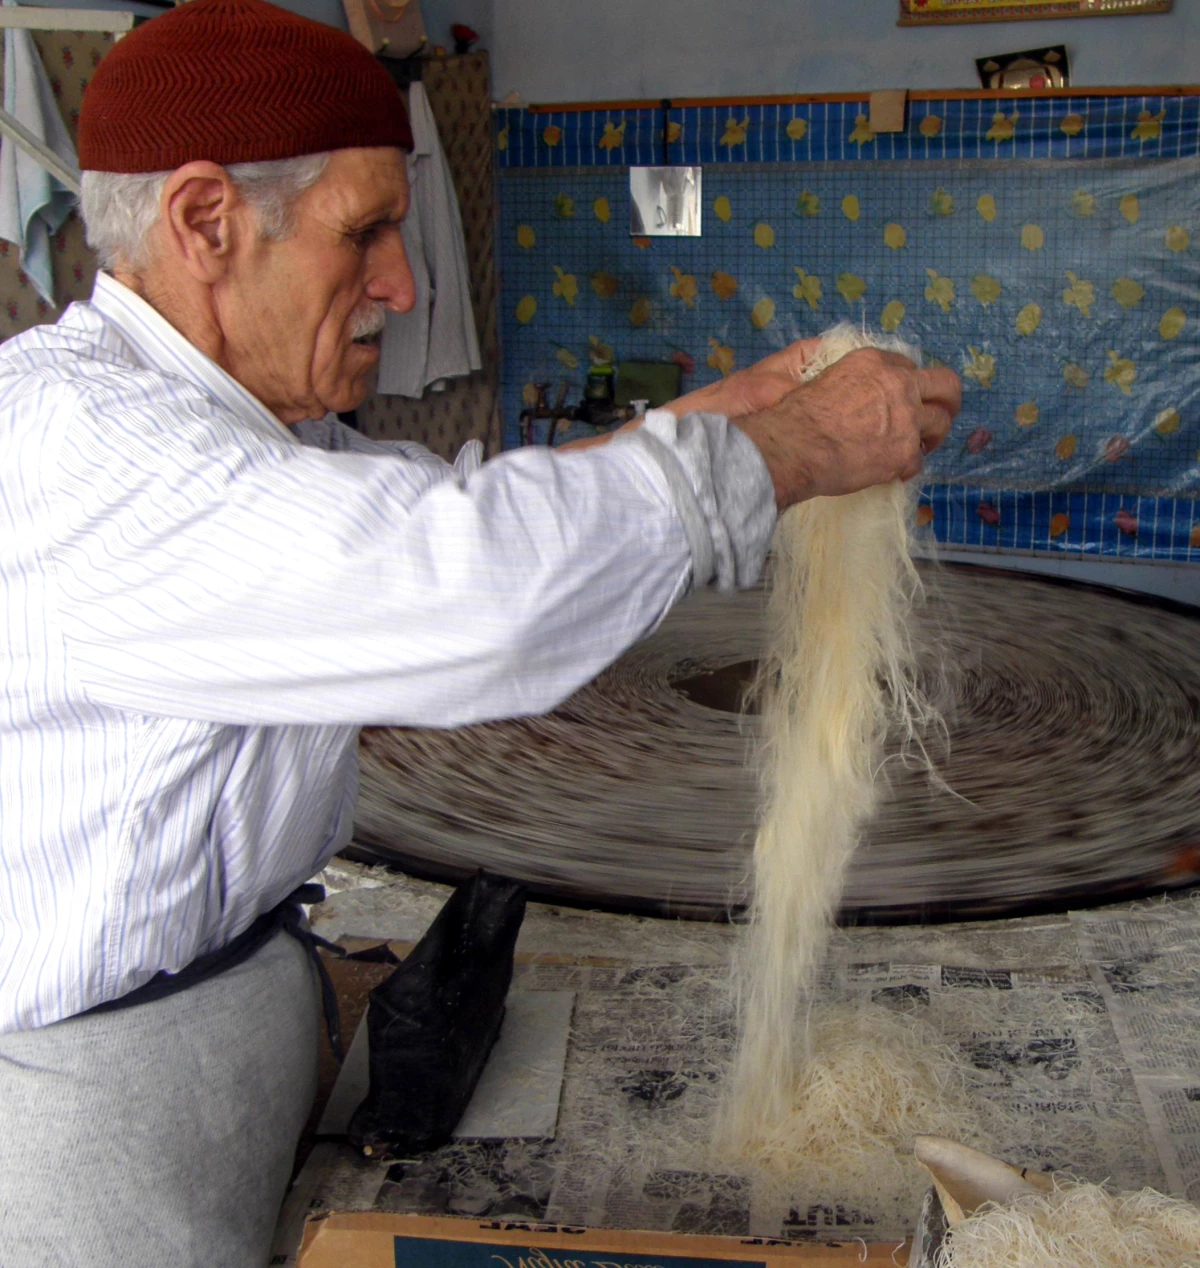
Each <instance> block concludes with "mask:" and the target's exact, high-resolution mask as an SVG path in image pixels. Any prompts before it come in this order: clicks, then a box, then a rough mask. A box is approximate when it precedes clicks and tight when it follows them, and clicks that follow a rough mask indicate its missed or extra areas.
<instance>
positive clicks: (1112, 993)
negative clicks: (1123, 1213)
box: [1072, 896, 1200, 1203]
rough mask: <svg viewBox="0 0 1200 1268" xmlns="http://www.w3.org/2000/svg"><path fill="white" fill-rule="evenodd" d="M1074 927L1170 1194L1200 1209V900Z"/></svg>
mask: <svg viewBox="0 0 1200 1268" xmlns="http://www.w3.org/2000/svg"><path fill="white" fill-rule="evenodd" d="M1072 920H1073V921H1074V923H1075V926H1076V929H1077V930H1078V935H1079V941H1080V946H1081V949H1082V951H1083V955H1084V958H1085V960H1086V962H1087V966H1088V970H1089V972H1090V974H1091V977H1092V980H1093V982H1094V983H1095V986H1096V990H1097V992H1098V993H1099V995H1100V997H1101V998H1102V999H1103V1000H1104V1004H1105V1007H1106V1009H1107V1011H1108V1014H1109V1016H1110V1017H1111V1019H1112V1023H1113V1028H1114V1030H1115V1032H1116V1035H1117V1037H1118V1040H1119V1041H1120V1044H1121V1050H1122V1054H1123V1058H1124V1061H1125V1064H1126V1065H1128V1067H1129V1070H1130V1072H1131V1074H1132V1077H1133V1081H1134V1085H1135V1086H1136V1088H1137V1090H1138V1094H1139V1096H1140V1098H1141V1102H1142V1108H1143V1112H1144V1114H1145V1118H1146V1122H1147V1124H1148V1127H1149V1131H1150V1134H1151V1137H1152V1139H1153V1141H1154V1145H1155V1147H1156V1149H1157V1151H1158V1156H1159V1159H1160V1160H1161V1163H1162V1168H1163V1171H1164V1173H1165V1176H1166V1184H1167V1187H1168V1190H1169V1191H1170V1192H1172V1193H1174V1194H1176V1195H1177V1196H1179V1197H1187V1198H1188V1199H1190V1200H1191V1201H1192V1202H1196V1203H1200V973H1198V971H1197V965H1200V896H1197V897H1193V898H1191V899H1190V900H1186V901H1179V900H1176V901H1174V902H1168V903H1153V904H1146V905H1145V906H1143V907H1141V908H1138V909H1135V910H1132V911H1131V910H1127V909H1122V910H1117V911H1103V910H1102V911H1089V912H1077V913H1075V914H1074V915H1073V916H1072Z"/></svg>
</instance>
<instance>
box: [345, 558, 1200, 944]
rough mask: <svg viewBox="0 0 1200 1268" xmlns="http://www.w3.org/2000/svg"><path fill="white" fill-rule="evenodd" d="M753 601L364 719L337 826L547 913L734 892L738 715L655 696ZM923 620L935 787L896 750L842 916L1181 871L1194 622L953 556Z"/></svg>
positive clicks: (1187, 853)
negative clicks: (424, 711)
mask: <svg viewBox="0 0 1200 1268" xmlns="http://www.w3.org/2000/svg"><path fill="white" fill-rule="evenodd" d="M763 600H764V596H763V594H762V592H761V591H750V592H747V593H743V594H740V595H737V596H733V597H724V596H719V595H715V594H711V593H706V594H701V595H697V596H695V597H693V598H692V599H691V600H689V601H688V602H687V603H686V604H684V605H683V606H682V607H681V608H679V609H677V610H676V611H675V612H674V613H672V614H671V616H669V617H668V619H667V620H666V621H665V622H664V623H663V624H662V626H661V627H660V628H659V630H658V631H657V632H656V633H655V634H654V635H652V636H651V637H650V638H648V639H646V640H645V641H643V642H642V643H640V644H639V645H637V646H636V647H634V648H633V649H632V650H631V651H629V652H628V653H627V654H626V655H625V656H623V657H622V658H621V659H620V660H618V661H617V662H616V663H615V664H614V665H613V666H611V667H610V668H609V669H608V670H606V671H605V672H604V673H603V674H601V675H600V676H599V677H598V678H597V679H595V680H594V681H593V682H592V683H590V684H589V685H588V686H586V687H585V688H583V689H582V690H581V691H579V692H577V693H576V694H575V695H574V696H573V697H572V698H571V699H570V700H568V701H567V702H566V703H565V704H564V705H563V706H562V707H561V708H559V709H558V710H556V711H555V712H554V713H551V714H548V715H546V716H543V717H537V718H527V719H521V720H517V721H509V722H498V723H488V724H485V725H481V726H472V727H464V728H461V729H459V730H455V731H433V730H412V729H407V728H380V729H372V730H369V731H366V732H364V734H363V741H362V753H361V758H362V760H361V766H362V787H361V793H360V800H359V811H358V824H357V832H356V835H357V838H358V840H359V841H360V842H364V843H366V844H367V845H369V846H370V847H371V850H372V853H373V854H374V855H375V856H376V857H379V858H391V859H395V860H396V861H399V862H400V863H401V864H402V865H404V864H407V865H409V866H411V867H414V868H416V869H417V870H419V871H422V872H424V873H425V874H429V875H444V876H453V875H456V874H461V873H462V872H463V871H464V870H471V869H473V868H475V867H486V868H488V869H489V870H492V871H496V872H501V873H503V874H506V875H509V876H513V877H516V878H518V879H521V880H524V881H525V882H527V883H528V884H529V885H530V886H531V887H532V888H533V889H534V890H535V892H537V893H540V894H542V895H544V896H548V897H556V898H560V899H566V900H570V901H582V902H600V903H603V904H606V905H612V906H616V907H629V908H632V909H641V910H668V911H672V912H675V913H678V914H690V915H705V914H709V915H716V914H720V913H722V912H725V911H727V910H729V909H730V908H731V907H736V906H738V905H740V904H741V902H742V901H743V900H744V897H745V893H746V888H745V882H746V878H747V868H748V866H749V863H750V850H751V845H752V842H753V835H754V823H755V813H756V807H757V786H756V776H755V773H754V770H753V751H754V743H755V738H756V719H755V718H754V717H753V716H743V715H739V714H736V713H732V712H726V711H722V710H719V709H715V708H709V707H706V706H705V705H702V704H698V703H696V702H695V701H694V700H692V699H690V698H689V697H688V696H687V695H686V694H684V691H683V690H681V689H680V688H679V687H678V685H677V684H679V683H680V682H681V681H682V680H686V679H689V678H690V677H692V676H693V675H697V674H705V673H707V672H710V671H713V670H720V669H722V668H724V667H728V666H731V665H736V664H740V663H741V662H746V661H752V660H754V658H755V657H756V656H757V654H758V651H759V647H760V645H761V639H762V611H763ZM921 622H922V629H923V634H922V642H923V645H924V646H925V648H926V652H927V655H928V656H929V657H930V659H931V662H937V661H940V662H941V665H940V666H939V665H935V664H931V673H939V674H940V671H941V669H944V670H945V680H946V682H947V683H948V687H947V689H946V694H947V700H946V706H947V707H946V717H947V726H948V737H949V738H948V745H944V744H942V743H941V742H940V741H939V740H937V739H936V738H935V737H934V738H931V743H930V751H931V754H932V756H933V757H934V760H935V763H936V766H937V769H938V772H939V774H940V775H941V777H942V779H944V781H945V783H946V785H948V789H947V788H939V787H937V786H936V785H935V784H931V782H930V781H929V780H928V778H927V777H926V776H925V774H924V773H923V772H922V771H921V770H919V769H917V768H916V766H915V765H914V764H913V763H911V762H908V763H906V762H905V761H903V760H901V759H899V757H898V755H897V754H894V753H893V760H890V761H889V762H888V763H887V766H886V777H887V779H888V782H889V786H890V787H889V792H888V793H887V795H886V796H885V798H884V801H883V805H882V808H881V810H880V813H879V815H878V816H877V818H876V820H875V821H874V823H873V824H872V825H871V826H870V828H869V830H868V831H867V833H866V836H865V839H864V841H863V843H862V845H861V846H860V848H859V851H858V853H857V855H856V858H855V861H854V863H853V865H852V867H851V871H850V874H849V876H848V878H847V888H846V895H845V901H844V905H843V909H844V912H846V913H850V914H857V915H859V916H863V915H867V914H870V915H871V916H872V917H874V918H881V919H888V918H890V919H913V918H920V917H922V916H938V915H955V916H960V917H966V916H973V915H982V914H987V913H999V912H1005V913H1011V912H1014V911H1020V910H1025V909H1030V908H1036V907H1041V906H1055V905H1072V904H1073V905H1086V903H1087V902H1089V901H1095V900H1097V898H1098V897H1099V896H1103V895H1111V896H1116V895H1125V894H1129V893H1134V892H1141V891H1144V890H1149V889H1155V888H1162V887H1167V886H1172V885H1182V884H1188V883H1194V882H1195V881H1197V880H1200V753H1198V751H1197V749H1198V743H1197V742H1198V740H1200V672H1198V671H1197V669H1196V653H1197V649H1198V648H1200V639H1198V635H1200V612H1196V613H1192V612H1190V611H1186V610H1179V609H1178V608H1175V607H1172V606H1171V605H1163V604H1158V603H1156V602H1154V601H1145V600H1139V599H1134V598H1131V597H1129V596H1126V595H1124V594H1122V593H1120V592H1118V591H1111V590H1104V589H1102V588H1099V587H1091V586H1067V585H1061V584H1056V583H1053V582H1049V581H1046V580H1044V579H1039V578H1034V577H1031V576H1028V575H1022V574H1013V573H1003V572H999V571H994V570H988V569H984V568H970V567H966V568H945V569H940V570H939V571H938V573H937V575H936V577H934V578H932V584H931V595H930V601H929V603H928V605H927V607H926V609H925V611H924V613H923V615H922V617H921ZM951 790H952V791H951Z"/></svg>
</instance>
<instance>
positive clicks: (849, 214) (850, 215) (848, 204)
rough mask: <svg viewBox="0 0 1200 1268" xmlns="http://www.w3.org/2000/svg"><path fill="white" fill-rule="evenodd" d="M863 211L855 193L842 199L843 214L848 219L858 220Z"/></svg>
mask: <svg viewBox="0 0 1200 1268" xmlns="http://www.w3.org/2000/svg"><path fill="white" fill-rule="evenodd" d="M860 214H861V211H860V209H859V206H858V197H857V196H856V195H855V194H847V195H846V197H845V198H843V199H842V215H843V216H845V217H846V219H847V220H857V219H858V217H859V216H860Z"/></svg>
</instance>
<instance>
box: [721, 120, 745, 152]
mask: <svg viewBox="0 0 1200 1268" xmlns="http://www.w3.org/2000/svg"><path fill="white" fill-rule="evenodd" d="M749 127H750V116H749V115H746V117H745V118H744V119H742V121H741V122H740V123H739V122H738V121H737V119H735V118H734V117H733V116H732V115H730V116H729V118H728V119H726V121H725V131H724V132H722V133H721V139H720V141H719V142H717V144H718V145H725V146H728V147H729V149H731V150H732V149H733V147H734V146H735V145H745V144H746V132H747V131H748V130H749Z"/></svg>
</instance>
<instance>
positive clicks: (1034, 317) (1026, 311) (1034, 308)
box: [1017, 304, 1042, 335]
mask: <svg viewBox="0 0 1200 1268" xmlns="http://www.w3.org/2000/svg"><path fill="white" fill-rule="evenodd" d="M1041 324H1042V306H1041V305H1040V304H1026V305H1025V307H1024V308H1022V309H1021V311H1020V312H1019V313H1018V314H1017V334H1019V335H1031V334H1033V332H1034V331H1035V330H1036V329H1037V328H1038V327H1039V326H1040V325H1041Z"/></svg>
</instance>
